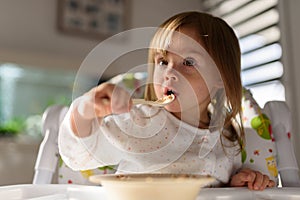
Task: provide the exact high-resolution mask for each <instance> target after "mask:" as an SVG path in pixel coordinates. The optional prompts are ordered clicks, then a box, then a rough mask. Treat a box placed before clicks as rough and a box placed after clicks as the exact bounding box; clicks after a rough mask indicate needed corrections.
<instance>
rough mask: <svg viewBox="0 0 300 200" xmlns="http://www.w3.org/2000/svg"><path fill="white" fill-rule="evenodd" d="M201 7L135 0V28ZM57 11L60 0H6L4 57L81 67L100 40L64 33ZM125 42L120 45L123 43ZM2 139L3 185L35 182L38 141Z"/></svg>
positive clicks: (1, 11) (0, 36)
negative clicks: (5, 141)
mask: <svg viewBox="0 0 300 200" xmlns="http://www.w3.org/2000/svg"><path fill="white" fill-rule="evenodd" d="M195 9H200V2H199V0H188V1H183V0H132V1H131V12H130V13H128V15H130V16H129V18H130V20H131V28H137V27H144V26H158V25H159V24H160V23H161V22H163V21H164V20H165V19H167V18H169V17H170V16H172V15H174V14H176V13H178V12H182V11H185V10H195ZM56 12H57V0H25V1H23V0H0V63H1V62H14V63H18V64H23V65H29V66H33V67H39V68H51V69H52V68H57V69H61V68H62V69H69V70H73V71H77V69H78V68H79V67H80V64H81V62H82V61H83V59H84V58H85V56H86V55H87V54H88V53H89V52H90V51H91V50H92V49H93V48H94V47H95V46H96V45H98V43H99V42H100V41H96V40H93V39H86V38H80V37H75V36H70V35H65V34H62V33H60V32H59V31H58V30H57V29H56ZM122 45H123V44H122V43H120V44H115V46H114V47H115V48H118V47H119V48H123V46H122ZM123 70H124V69H123ZM107 73H108V74H107V76H108V77H109V76H110V74H109V73H117V72H112V71H110V72H107ZM0 140H1V138H0ZM1 141H2V144H1V143H0V145H1V147H3V148H1V149H0V152H1V153H0V154H1V156H0V163H2V164H1V165H0V174H1V178H0V179H1V180H0V185H6V184H16V183H29V182H30V181H31V180H32V175H33V168H34V162H35V158H36V155H37V149H38V148H37V145H36V144H32V145H29V146H28V145H23V144H16V143H12V144H6V143H5V145H4V144H3V142H4V141H3V140H1ZM8 146H9V147H11V148H7V147H8ZM4 174H6V176H4Z"/></svg>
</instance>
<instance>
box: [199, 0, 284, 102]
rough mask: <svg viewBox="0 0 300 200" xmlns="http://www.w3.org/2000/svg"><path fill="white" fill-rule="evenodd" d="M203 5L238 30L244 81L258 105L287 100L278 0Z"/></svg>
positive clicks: (219, 0)
mask: <svg viewBox="0 0 300 200" xmlns="http://www.w3.org/2000/svg"><path fill="white" fill-rule="evenodd" d="M202 5H203V8H204V10H205V11H206V12H209V13H211V14H213V15H215V16H219V17H221V18H223V19H224V20H225V21H226V22H227V23H228V24H229V25H231V26H232V27H233V29H234V30H235V31H236V34H237V36H238V38H239V41H240V47H241V52H242V60H241V67H242V74H241V77H242V82H243V85H244V87H246V88H249V89H250V90H251V92H252V93H253V96H254V97H255V99H256V100H257V102H258V103H259V105H260V106H261V107H263V106H264V104H265V103H266V102H267V101H271V100H283V101H284V100H285V90H284V86H283V84H282V83H281V81H280V79H281V77H282V76H283V65H282V63H281V57H282V48H281V45H280V42H279V41H280V29H279V25H278V23H279V12H278V9H277V5H278V0H202Z"/></svg>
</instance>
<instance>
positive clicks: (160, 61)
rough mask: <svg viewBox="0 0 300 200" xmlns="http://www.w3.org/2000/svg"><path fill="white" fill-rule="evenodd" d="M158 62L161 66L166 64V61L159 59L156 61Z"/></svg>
mask: <svg viewBox="0 0 300 200" xmlns="http://www.w3.org/2000/svg"><path fill="white" fill-rule="evenodd" d="M158 64H159V65H161V66H163V65H168V61H166V60H163V59H161V60H159V61H158Z"/></svg>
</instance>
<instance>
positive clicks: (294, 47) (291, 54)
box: [279, 0, 300, 166]
mask: <svg viewBox="0 0 300 200" xmlns="http://www.w3.org/2000/svg"><path fill="white" fill-rule="evenodd" d="M279 3H280V6H279V8H280V11H281V13H280V14H281V18H280V19H281V23H280V25H281V28H282V45H283V63H284V67H285V74H284V77H283V83H284V85H285V86H286V98H287V103H288V105H289V107H290V109H291V112H292V119H293V133H292V136H293V139H294V148H295V151H296V157H297V160H298V165H299V166H300V145H299V143H300V123H299V120H300V104H299V102H300V78H299V75H300V53H299V52H300V37H299V36H300V22H299V19H300V12H299V8H300V1H299V0H280V1H279Z"/></svg>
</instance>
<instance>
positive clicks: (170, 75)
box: [165, 62, 178, 81]
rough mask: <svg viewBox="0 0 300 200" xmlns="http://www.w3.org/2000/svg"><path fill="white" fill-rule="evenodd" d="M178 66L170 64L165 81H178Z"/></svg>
mask: <svg viewBox="0 0 300 200" xmlns="http://www.w3.org/2000/svg"><path fill="white" fill-rule="evenodd" d="M175 66H176V64H175V63H174V62H169V64H168V67H167V68H166V71H165V79H166V80H173V81H176V80H178V76H177V71H176V67H175Z"/></svg>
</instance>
